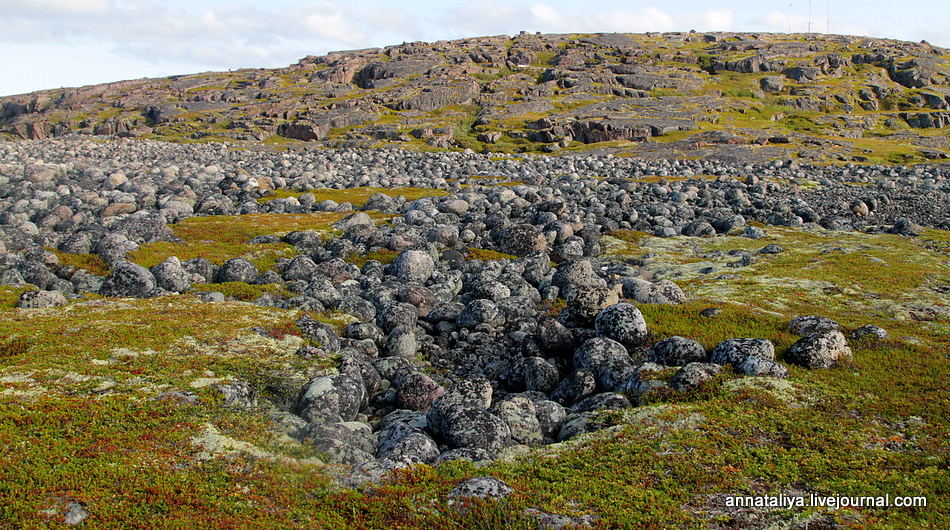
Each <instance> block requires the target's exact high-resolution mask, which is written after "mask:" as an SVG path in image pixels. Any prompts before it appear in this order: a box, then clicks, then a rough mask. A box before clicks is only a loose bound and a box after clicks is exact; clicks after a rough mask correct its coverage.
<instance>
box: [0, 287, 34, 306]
mask: <svg viewBox="0 0 950 530" xmlns="http://www.w3.org/2000/svg"><path fill="white" fill-rule="evenodd" d="M35 290H36V286H34V285H27V286H22V287H10V286H6V285H4V286H0V310H7V309H16V307H17V302H19V301H20V296H21V295H22V294H23V293H25V292H27V291H35Z"/></svg>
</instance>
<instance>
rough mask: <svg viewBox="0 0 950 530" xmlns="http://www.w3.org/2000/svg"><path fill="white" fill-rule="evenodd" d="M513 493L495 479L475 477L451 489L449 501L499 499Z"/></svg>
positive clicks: (507, 486)
mask: <svg viewBox="0 0 950 530" xmlns="http://www.w3.org/2000/svg"><path fill="white" fill-rule="evenodd" d="M512 493H514V489H512V487H511V486H509V485H508V484H506V483H505V482H504V481H502V480H501V479H497V478H495V477H475V478H470V479H466V480H463V481H462V482H460V483H459V485H458V486H455V487H454V488H452V491H450V492H449V494H448V495H447V497H448V498H449V499H501V498H504V497H507V496H509V495H511V494H512Z"/></svg>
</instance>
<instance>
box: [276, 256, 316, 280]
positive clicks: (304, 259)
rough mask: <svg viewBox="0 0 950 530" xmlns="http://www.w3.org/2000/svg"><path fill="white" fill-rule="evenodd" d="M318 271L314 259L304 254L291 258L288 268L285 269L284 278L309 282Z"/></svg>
mask: <svg viewBox="0 0 950 530" xmlns="http://www.w3.org/2000/svg"><path fill="white" fill-rule="evenodd" d="M316 272H317V264H316V263H314V261H313V260H312V259H310V258H309V257H308V256H305V255H303V254H301V255H299V256H296V257H295V258H294V259H292V260H290V264H288V265H287V270H285V271H284V279H285V280H287V281H292V280H304V281H307V282H309V281H310V280H312V279H313V276H314V275H315V274H316Z"/></svg>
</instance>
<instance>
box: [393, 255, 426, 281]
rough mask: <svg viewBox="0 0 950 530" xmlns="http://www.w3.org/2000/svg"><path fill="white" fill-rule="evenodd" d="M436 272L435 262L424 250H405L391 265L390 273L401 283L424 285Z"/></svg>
mask: <svg viewBox="0 0 950 530" xmlns="http://www.w3.org/2000/svg"><path fill="white" fill-rule="evenodd" d="M433 271H435V261H434V260H433V259H432V256H431V255H429V253H428V252H426V251H424V250H414V249H409V250H403V251H402V252H401V253H400V254H399V256H396V259H395V260H393V262H392V263H391V264H390V265H389V273H390V274H392V275H393V276H395V277H397V278H399V281H401V282H405V283H410V282H419V283H424V282H425V281H426V280H428V279H429V276H432V272H433Z"/></svg>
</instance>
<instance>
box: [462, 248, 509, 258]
mask: <svg viewBox="0 0 950 530" xmlns="http://www.w3.org/2000/svg"><path fill="white" fill-rule="evenodd" d="M466 252H467V255H466V257H465V259H469V260H472V259H480V260H498V259H510V260H516V259H518V256H512V255H511V254H505V253H504V252H498V251H496V250H487V249H483V248H470V249H468V250H467V251H466Z"/></svg>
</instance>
